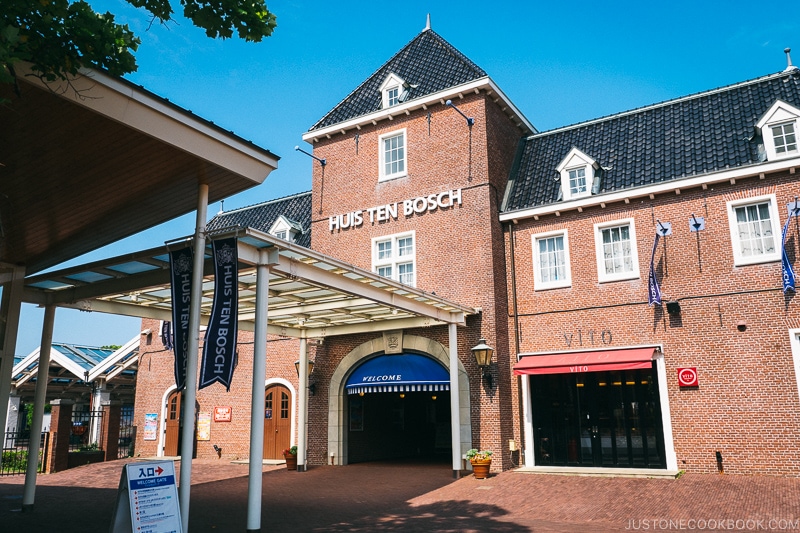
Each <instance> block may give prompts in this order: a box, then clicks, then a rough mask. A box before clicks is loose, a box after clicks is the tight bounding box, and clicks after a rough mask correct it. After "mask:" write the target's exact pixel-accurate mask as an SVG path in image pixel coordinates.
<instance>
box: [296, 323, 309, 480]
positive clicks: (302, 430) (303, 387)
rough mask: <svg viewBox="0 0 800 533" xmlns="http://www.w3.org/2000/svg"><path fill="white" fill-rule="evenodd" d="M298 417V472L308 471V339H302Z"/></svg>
mask: <svg viewBox="0 0 800 533" xmlns="http://www.w3.org/2000/svg"><path fill="white" fill-rule="evenodd" d="M298 395H299V398H300V401H299V402H298V404H299V405H298V408H297V410H298V412H299V416H298V417H297V470H298V471H299V472H305V471H306V421H307V420H308V339H305V338H301V339H300V390H299V391H298Z"/></svg>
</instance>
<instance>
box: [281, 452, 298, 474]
mask: <svg viewBox="0 0 800 533" xmlns="http://www.w3.org/2000/svg"><path fill="white" fill-rule="evenodd" d="M283 458H284V459H286V470H297V456H296V455H290V454H288V453H287V454H285V455H284V456H283Z"/></svg>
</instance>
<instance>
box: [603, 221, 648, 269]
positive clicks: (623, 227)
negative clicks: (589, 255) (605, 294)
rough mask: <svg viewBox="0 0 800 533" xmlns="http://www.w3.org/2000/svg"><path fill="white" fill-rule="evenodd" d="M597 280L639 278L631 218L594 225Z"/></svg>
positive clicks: (637, 254)
mask: <svg viewBox="0 0 800 533" xmlns="http://www.w3.org/2000/svg"><path fill="white" fill-rule="evenodd" d="M594 242H595V253H596V254H597V280H598V281H600V282H601V283H603V282H606V281H621V280H626V279H636V278H638V277H639V253H638V250H637V247H636V228H635V226H634V224H633V219H632V218H626V219H622V220H615V221H613V222H604V223H599V224H595V225H594Z"/></svg>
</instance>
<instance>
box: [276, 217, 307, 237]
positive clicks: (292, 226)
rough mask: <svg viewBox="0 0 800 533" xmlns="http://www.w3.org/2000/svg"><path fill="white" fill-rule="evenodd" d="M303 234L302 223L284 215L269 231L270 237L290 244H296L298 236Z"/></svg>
mask: <svg viewBox="0 0 800 533" xmlns="http://www.w3.org/2000/svg"><path fill="white" fill-rule="evenodd" d="M302 233H303V226H302V225H301V224H300V223H298V222H295V221H294V220H290V219H288V218H286V217H285V216H283V215H281V216H279V217H278V219H277V220H276V221H275V222H274V223H273V224H272V227H271V228H270V230H269V234H270V235H274V236H275V237H277V238H279V239H283V240H284V241H289V242H295V241H296V240H297V236H298V235H301V234H302Z"/></svg>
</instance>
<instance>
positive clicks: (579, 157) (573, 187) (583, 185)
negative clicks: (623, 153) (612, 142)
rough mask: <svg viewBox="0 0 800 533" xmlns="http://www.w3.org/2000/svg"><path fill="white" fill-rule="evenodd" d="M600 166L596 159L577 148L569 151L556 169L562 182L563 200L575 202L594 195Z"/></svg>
mask: <svg viewBox="0 0 800 533" xmlns="http://www.w3.org/2000/svg"><path fill="white" fill-rule="evenodd" d="M599 168H600V165H598V164H597V161H595V160H594V158H592V157H590V156H588V155H586V154H585V153H583V152H582V151H580V150H579V149H577V148H573V149H572V150H570V151H569V153H568V154H567V156H566V157H565V158H564V159H563V160H562V161H561V164H560V165H558V166H557V167H556V171H557V172H558V173H559V178H560V181H561V198H562V199H564V200H574V199H575V198H582V197H584V196H589V195H591V194H592V189H593V188H594V185H595V182H596V180H597V179H598V177H597V170H598V169H599Z"/></svg>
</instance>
